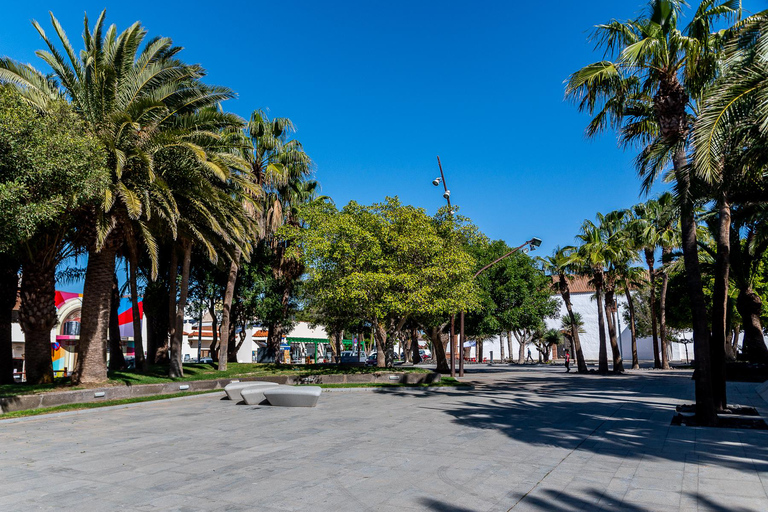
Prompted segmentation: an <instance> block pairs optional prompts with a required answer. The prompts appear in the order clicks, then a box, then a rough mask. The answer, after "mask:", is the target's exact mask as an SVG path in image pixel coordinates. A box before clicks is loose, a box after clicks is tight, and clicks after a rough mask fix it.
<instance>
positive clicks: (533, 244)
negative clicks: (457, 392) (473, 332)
mask: <svg viewBox="0 0 768 512" xmlns="http://www.w3.org/2000/svg"><path fill="white" fill-rule="evenodd" d="M526 245H527V246H528V247H527V249H529V250H531V251H535V250H536V248H537V247H539V246H540V245H541V238H537V237H533V238H531V239H530V240H528V241H527V242H525V243H523V244H520V245H518V246H517V247H515V248H514V249H512V250H511V251H509V252H508V253H506V254H504V255H503V256H501V257H500V258H496V259H495V260H493V261H492V262H490V263H489V264H487V265H486V266H484V267H483V268H481V269H480V270H478V271H477V272H475V275H474V276H473V279H477V276H479V275H480V274H482V273H483V272H485V271H486V270H488V269H489V268H491V267H492V266H494V265H495V264H497V263H498V262H500V261H501V260H503V259H506V258H509V257H510V256H512V255H513V254H515V253H516V252H517V251H519V250H520V249H522V248H523V247H525V246H526ZM459 330H460V334H459V337H460V338H461V344H462V345H464V311H462V312H461V317H460V320H459ZM463 349H464V348H463V346H462V350H463ZM463 376H464V357H463V354H462V357H461V358H460V359H459V377H463Z"/></svg>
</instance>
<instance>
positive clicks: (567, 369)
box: [565, 350, 571, 373]
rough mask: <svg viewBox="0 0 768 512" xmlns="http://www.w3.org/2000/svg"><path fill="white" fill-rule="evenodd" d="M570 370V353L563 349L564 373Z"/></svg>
mask: <svg viewBox="0 0 768 512" xmlns="http://www.w3.org/2000/svg"><path fill="white" fill-rule="evenodd" d="M570 371H571V354H570V353H569V352H568V351H567V350H566V351H565V373H568V372H570Z"/></svg>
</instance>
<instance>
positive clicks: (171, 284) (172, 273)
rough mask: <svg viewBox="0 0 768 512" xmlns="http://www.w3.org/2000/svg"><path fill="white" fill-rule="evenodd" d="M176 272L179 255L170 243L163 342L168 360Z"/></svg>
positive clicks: (174, 301) (173, 317)
mask: <svg viewBox="0 0 768 512" xmlns="http://www.w3.org/2000/svg"><path fill="white" fill-rule="evenodd" d="M178 272H179V256H178V253H177V252H176V245H175V244H171V266H170V268H169V270H168V339H167V340H166V344H165V353H166V354H167V355H168V360H169V361H170V354H171V344H172V343H173V339H174V338H175V337H176V277H177V276H178ZM201 328H202V326H201Z"/></svg>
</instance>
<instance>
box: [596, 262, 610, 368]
mask: <svg viewBox="0 0 768 512" xmlns="http://www.w3.org/2000/svg"><path fill="white" fill-rule="evenodd" d="M602 286H603V275H602V273H601V272H598V273H596V274H595V295H596V296H597V323H598V333H599V335H600V351H599V355H598V364H597V371H598V373H601V374H603V375H607V374H608V347H607V346H606V340H605V313H604V311H603V288H602Z"/></svg>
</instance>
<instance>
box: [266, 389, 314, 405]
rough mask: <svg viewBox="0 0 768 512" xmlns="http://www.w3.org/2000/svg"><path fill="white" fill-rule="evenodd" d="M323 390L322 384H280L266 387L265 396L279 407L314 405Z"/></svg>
mask: <svg viewBox="0 0 768 512" xmlns="http://www.w3.org/2000/svg"><path fill="white" fill-rule="evenodd" d="M321 392H322V388H320V386H299V387H294V386H278V387H276V388H272V389H265V390H264V396H265V397H266V398H267V400H269V403H270V404H272V405H276V406H278V407H314V406H315V405H317V400H318V398H320V393H321Z"/></svg>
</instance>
